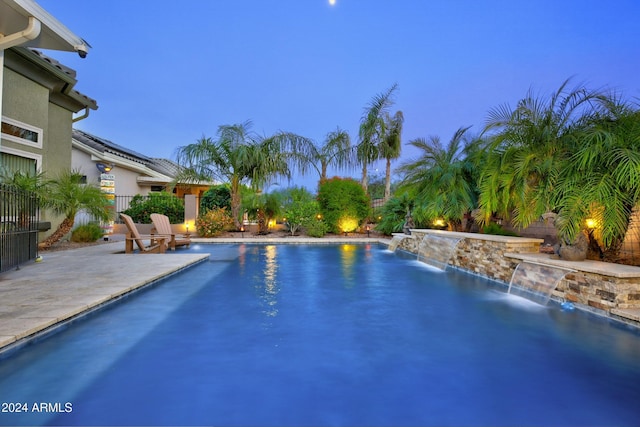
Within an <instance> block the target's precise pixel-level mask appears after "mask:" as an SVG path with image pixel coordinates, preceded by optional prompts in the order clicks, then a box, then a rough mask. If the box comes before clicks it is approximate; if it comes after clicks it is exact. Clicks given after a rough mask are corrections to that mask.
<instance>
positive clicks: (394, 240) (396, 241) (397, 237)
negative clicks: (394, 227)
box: [387, 234, 408, 252]
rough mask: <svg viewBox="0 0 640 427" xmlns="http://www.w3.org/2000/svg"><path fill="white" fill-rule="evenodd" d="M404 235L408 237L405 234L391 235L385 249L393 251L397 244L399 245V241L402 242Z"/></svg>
mask: <svg viewBox="0 0 640 427" xmlns="http://www.w3.org/2000/svg"><path fill="white" fill-rule="evenodd" d="M406 237H408V236H407V235H406V234H405V235H395V236H393V238H392V239H391V242H390V243H389V246H388V247H387V249H389V250H390V251H391V252H395V251H396V249H398V245H400V242H402V241H403V240H404V239H405V238H406Z"/></svg>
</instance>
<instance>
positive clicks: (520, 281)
mask: <svg viewBox="0 0 640 427" xmlns="http://www.w3.org/2000/svg"><path fill="white" fill-rule="evenodd" d="M572 271H574V270H571V269H568V268H563V267H556V266H552V265H545V264H538V263H535V262H530V261H523V262H521V263H520V264H518V265H517V266H516V269H515V270H514V272H513V275H512V276H511V281H510V282H509V291H508V293H509V294H511V295H517V296H520V297H523V298H526V299H528V300H531V301H534V302H537V303H539V304H542V305H546V304H547V302H549V299H550V298H551V293H552V292H553V290H554V289H555V288H556V286H558V283H559V282H560V280H562V278H563V277H564V276H565V275H566V274H568V273H571V272H572Z"/></svg>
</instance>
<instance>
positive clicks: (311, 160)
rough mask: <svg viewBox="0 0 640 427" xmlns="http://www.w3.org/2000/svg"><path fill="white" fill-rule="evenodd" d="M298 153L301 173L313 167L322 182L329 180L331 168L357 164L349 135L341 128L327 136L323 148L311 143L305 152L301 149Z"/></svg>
mask: <svg viewBox="0 0 640 427" xmlns="http://www.w3.org/2000/svg"><path fill="white" fill-rule="evenodd" d="M298 153H299V157H300V164H301V166H302V167H301V172H302V173H303V174H304V173H305V172H306V169H307V166H311V167H313V168H314V169H315V170H316V172H318V175H319V177H320V181H321V182H322V181H324V180H326V179H327V168H328V167H329V166H334V167H337V168H344V167H348V166H350V165H352V164H354V162H355V159H354V156H353V150H352V149H351V138H350V137H349V133H348V132H347V131H344V130H342V129H340V128H339V127H337V128H336V130H334V131H331V132H329V133H328V134H327V136H326V137H325V140H324V143H323V144H322V145H321V146H318V145H316V144H314V143H310V144H309V145H308V146H307V147H306V148H305V149H304V150H301V149H299V150H298Z"/></svg>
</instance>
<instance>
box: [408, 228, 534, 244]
mask: <svg viewBox="0 0 640 427" xmlns="http://www.w3.org/2000/svg"><path fill="white" fill-rule="evenodd" d="M414 232H416V233H423V234H435V235H439V236H450V237H457V238H462V239H474V240H487V241H491V242H502V243H520V244H525V243H543V242H544V239H537V238H533V237H517V236H498V235H495V234H481V233H463V232H460V231H444V230H431V229H428V228H427V229H424V228H423V229H414V228H412V229H411V233H412V234H413V233H414Z"/></svg>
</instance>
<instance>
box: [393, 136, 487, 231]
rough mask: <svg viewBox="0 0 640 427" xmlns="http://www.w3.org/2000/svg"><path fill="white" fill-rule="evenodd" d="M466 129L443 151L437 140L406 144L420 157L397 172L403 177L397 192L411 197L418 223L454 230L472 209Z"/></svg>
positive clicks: (402, 166)
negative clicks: (435, 223) (441, 222)
mask: <svg viewBox="0 0 640 427" xmlns="http://www.w3.org/2000/svg"><path fill="white" fill-rule="evenodd" d="M468 129H469V128H468V127H467V128H460V129H458V130H457V131H456V132H455V134H454V135H453V137H452V138H451V140H450V141H449V143H448V144H447V146H446V147H443V146H442V144H441V142H440V138H439V137H437V136H432V137H430V138H428V139H424V138H417V139H414V140H412V141H410V142H409V145H411V146H413V147H415V148H416V149H418V150H419V152H420V155H419V157H418V158H417V159H416V160H413V161H409V162H404V163H403V164H402V165H401V166H400V168H399V169H398V171H399V172H400V173H401V174H403V175H404V178H403V180H402V182H401V184H400V188H399V190H398V191H407V192H409V194H410V195H412V196H413V198H414V205H415V212H414V215H415V216H416V219H417V220H418V221H420V222H428V221H432V220H434V219H443V220H444V221H446V222H447V224H448V228H449V229H450V230H457V229H459V226H460V224H461V222H462V218H463V217H464V215H465V214H467V213H468V212H470V211H471V210H472V209H474V207H475V205H476V191H475V186H474V181H473V175H472V169H473V167H472V164H471V162H470V160H469V159H470V157H469V156H466V155H465V154H466V150H468V147H470V146H471V142H470V141H469V140H467V139H465V138H466V132H467V130H468Z"/></svg>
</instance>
